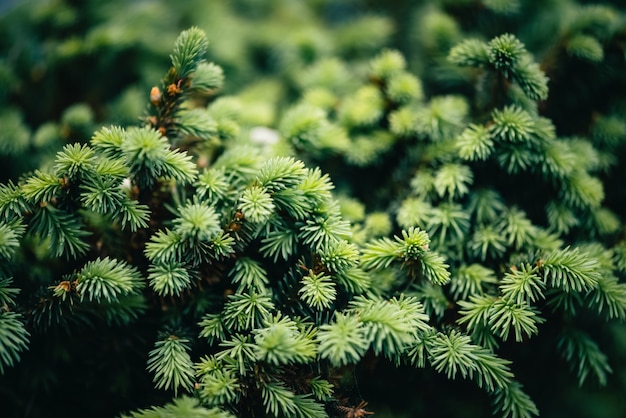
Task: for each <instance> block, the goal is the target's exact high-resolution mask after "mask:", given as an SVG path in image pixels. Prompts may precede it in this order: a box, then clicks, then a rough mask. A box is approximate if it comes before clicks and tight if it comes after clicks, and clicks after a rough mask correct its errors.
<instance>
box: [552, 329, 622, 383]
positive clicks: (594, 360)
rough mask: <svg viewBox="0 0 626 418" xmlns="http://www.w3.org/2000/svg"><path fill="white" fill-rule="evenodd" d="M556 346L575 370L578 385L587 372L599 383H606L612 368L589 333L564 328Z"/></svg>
mask: <svg viewBox="0 0 626 418" xmlns="http://www.w3.org/2000/svg"><path fill="white" fill-rule="evenodd" d="M558 348H559V350H560V351H561V353H562V356H563V357H564V358H565V360H567V362H568V364H569V365H570V368H571V369H573V370H576V372H577V374H578V385H579V386H582V385H583V383H585V380H587V377H588V376H589V372H592V373H593V374H594V375H595V377H596V379H598V382H599V383H600V385H602V386H604V385H606V383H607V374H608V373H612V372H613V370H612V369H611V366H609V363H608V359H607V357H606V355H605V354H604V353H603V352H602V351H600V348H599V347H598V345H597V344H596V343H595V342H594V341H593V340H592V339H591V337H590V336H589V335H587V334H585V333H584V332H582V331H578V330H573V329H571V330H565V332H563V333H562V334H561V335H560V336H559V341H558Z"/></svg>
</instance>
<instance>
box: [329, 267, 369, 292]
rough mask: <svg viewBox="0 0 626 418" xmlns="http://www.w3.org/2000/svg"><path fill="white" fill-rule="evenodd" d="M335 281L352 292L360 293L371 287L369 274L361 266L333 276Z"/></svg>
mask: <svg viewBox="0 0 626 418" xmlns="http://www.w3.org/2000/svg"><path fill="white" fill-rule="evenodd" d="M335 280H336V281H337V283H338V284H339V285H340V286H341V287H343V288H344V289H345V290H347V291H348V292H350V293H352V294H360V293H363V292H365V291H367V290H368V289H370V288H371V287H372V279H371V278H370V275H369V274H367V272H365V270H363V269H362V268H361V267H355V268H351V269H349V270H347V271H342V272H341V273H338V274H337V275H336V276H335Z"/></svg>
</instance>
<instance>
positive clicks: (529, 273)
mask: <svg viewBox="0 0 626 418" xmlns="http://www.w3.org/2000/svg"><path fill="white" fill-rule="evenodd" d="M537 273H538V268H537V267H536V266H531V265H529V264H522V266H521V268H519V269H518V268H511V269H510V271H508V272H506V273H505V274H504V277H503V278H502V280H501V281H500V291H501V292H502V296H503V298H505V299H507V300H510V301H512V302H514V303H516V304H524V303H526V304H528V303H531V302H532V303H535V302H538V301H539V300H540V299H544V298H545V296H544V294H543V291H544V290H545V287H546V285H545V283H544V281H543V280H542V278H541V276H539V274H537Z"/></svg>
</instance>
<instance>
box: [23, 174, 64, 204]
mask: <svg viewBox="0 0 626 418" xmlns="http://www.w3.org/2000/svg"><path fill="white" fill-rule="evenodd" d="M62 188H63V184H62V182H61V179H59V177H57V176H55V175H54V174H49V173H44V172H42V171H39V170H36V171H35V174H34V175H32V176H31V177H29V178H28V179H27V180H26V183H25V184H24V185H23V186H22V193H23V196H24V198H26V199H27V200H28V201H29V203H47V202H50V201H52V200H53V199H54V198H55V197H57V196H58V195H59V194H60V192H61V190H62ZM20 206H23V205H20Z"/></svg>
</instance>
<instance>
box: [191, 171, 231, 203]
mask: <svg viewBox="0 0 626 418" xmlns="http://www.w3.org/2000/svg"><path fill="white" fill-rule="evenodd" d="M195 186H196V195H197V196H198V199H201V200H206V201H207V203H208V204H209V205H217V204H218V203H222V202H226V201H228V200H229V199H230V198H231V197H232V189H231V185H230V182H229V181H228V178H227V177H226V174H225V172H224V170H223V169H219V170H218V169H214V168H211V169H208V170H205V171H204V172H203V173H202V174H200V175H199V176H198V178H197V180H196V184H195Z"/></svg>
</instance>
